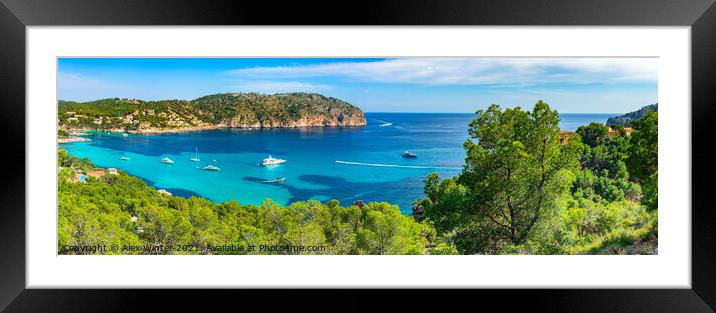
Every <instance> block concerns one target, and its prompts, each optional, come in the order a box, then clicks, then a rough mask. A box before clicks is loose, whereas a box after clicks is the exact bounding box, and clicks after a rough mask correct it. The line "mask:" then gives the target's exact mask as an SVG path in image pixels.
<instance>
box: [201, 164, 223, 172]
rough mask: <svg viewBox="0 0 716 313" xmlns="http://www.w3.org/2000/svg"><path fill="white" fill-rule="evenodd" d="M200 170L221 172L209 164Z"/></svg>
mask: <svg viewBox="0 0 716 313" xmlns="http://www.w3.org/2000/svg"><path fill="white" fill-rule="evenodd" d="M201 169H202V170H205V171H220V170H221V169H220V168H218V167H216V166H213V165H211V164H208V165H206V166H204V167H202V168H201Z"/></svg>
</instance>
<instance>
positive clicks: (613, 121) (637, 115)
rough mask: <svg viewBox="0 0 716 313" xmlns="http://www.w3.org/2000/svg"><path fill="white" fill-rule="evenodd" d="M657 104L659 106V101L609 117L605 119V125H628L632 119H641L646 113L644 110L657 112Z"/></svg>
mask: <svg viewBox="0 0 716 313" xmlns="http://www.w3.org/2000/svg"><path fill="white" fill-rule="evenodd" d="M658 106H659V103H654V104H650V105H647V106H645V107H643V108H641V109H639V110H636V111H634V112H629V113H627V114H624V115H620V116H615V117H610V118H609V119H608V120H607V125H621V126H625V127H626V126H629V124H630V123H631V122H632V121H634V120H638V119H641V118H642V117H644V115H646V112H648V111H654V112H657V111H658V109H659V108H658Z"/></svg>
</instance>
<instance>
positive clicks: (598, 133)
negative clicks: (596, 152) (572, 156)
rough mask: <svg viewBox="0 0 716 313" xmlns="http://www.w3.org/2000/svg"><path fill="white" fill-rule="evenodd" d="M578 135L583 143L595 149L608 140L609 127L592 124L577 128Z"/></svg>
mask: <svg viewBox="0 0 716 313" xmlns="http://www.w3.org/2000/svg"><path fill="white" fill-rule="evenodd" d="M577 134H579V135H580V136H581V137H582V142H584V143H585V144H587V145H589V146H590V147H595V146H597V145H599V144H600V143H601V142H602V141H604V140H606V139H607V136H608V135H609V127H607V126H604V125H602V124H600V123H590V124H589V125H587V126H580V127H579V128H577Z"/></svg>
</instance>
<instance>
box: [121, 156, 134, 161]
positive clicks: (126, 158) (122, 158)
mask: <svg viewBox="0 0 716 313" xmlns="http://www.w3.org/2000/svg"><path fill="white" fill-rule="evenodd" d="M119 159H120V160H122V161H129V160H131V159H132V158H130V157H128V156H121V157H119Z"/></svg>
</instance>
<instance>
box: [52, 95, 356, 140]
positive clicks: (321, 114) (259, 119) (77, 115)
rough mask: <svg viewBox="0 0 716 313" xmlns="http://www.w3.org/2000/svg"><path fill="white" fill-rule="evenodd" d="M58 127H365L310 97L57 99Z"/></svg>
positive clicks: (338, 107)
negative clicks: (58, 100)
mask: <svg viewBox="0 0 716 313" xmlns="http://www.w3.org/2000/svg"><path fill="white" fill-rule="evenodd" d="M58 108H59V110H58V112H59V114H58V119H59V122H60V126H61V128H66V129H101V130H125V131H138V130H146V129H154V130H156V129H176V128H188V127H210V126H226V127H295V126H343V125H346V126H352V125H365V117H364V116H363V112H362V111H361V110H360V109H358V108H357V107H355V106H353V105H351V104H349V103H347V102H344V101H341V100H339V99H336V98H332V97H325V96H322V95H318V94H311V93H287V94H275V95H264V94H258V93H224V94H215V95H209V96H205V97H201V98H198V99H194V100H191V101H186V100H161V101H142V100H136V99H118V98H113V99H102V100H96V101H89V102H73V101H60V102H59V103H58Z"/></svg>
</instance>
